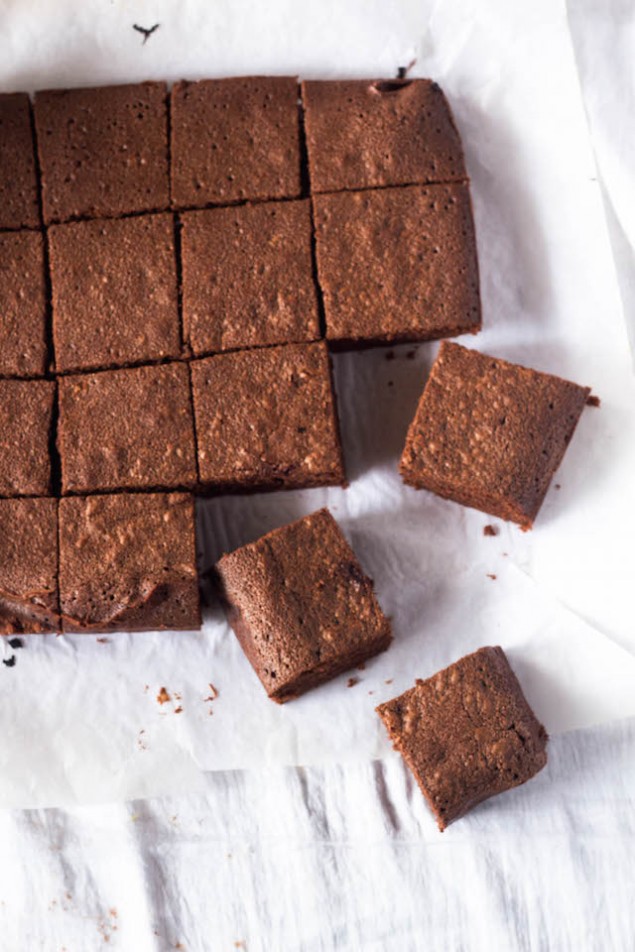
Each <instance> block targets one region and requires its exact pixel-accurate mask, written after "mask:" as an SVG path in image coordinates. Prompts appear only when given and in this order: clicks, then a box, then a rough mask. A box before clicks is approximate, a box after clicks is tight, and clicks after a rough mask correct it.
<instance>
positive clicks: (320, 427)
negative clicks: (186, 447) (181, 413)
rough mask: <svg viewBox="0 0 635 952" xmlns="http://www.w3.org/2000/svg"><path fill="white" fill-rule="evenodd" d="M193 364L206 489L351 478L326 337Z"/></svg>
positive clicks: (314, 483) (200, 459)
mask: <svg viewBox="0 0 635 952" xmlns="http://www.w3.org/2000/svg"><path fill="white" fill-rule="evenodd" d="M190 367H191V372H192V392H193V396H194V416H195V421H196V439H197V445H198V468H199V477H200V480H201V483H202V485H203V487H204V488H206V489H208V490H217V491H220V490H225V491H240V490H253V489H302V488H306V487H309V486H338V485H342V484H343V483H344V482H345V475H344V464H343V462H342V447H341V443H340V437H339V429H338V421H337V411H336V407H335V393H334V390H333V383H332V380H331V367H330V361H329V355H328V351H327V349H326V344H325V343H324V342H318V343H315V344H288V345H287V346H285V347H271V348H264V349H260V350H245V351H237V352H234V353H231V354H220V355H219V356H217V357H208V358H206V359H205V360H195V361H192V363H191V364H190Z"/></svg>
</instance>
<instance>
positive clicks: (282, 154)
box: [170, 76, 301, 208]
mask: <svg viewBox="0 0 635 952" xmlns="http://www.w3.org/2000/svg"><path fill="white" fill-rule="evenodd" d="M298 99H299V89H298V82H297V79H295V78H293V77H287V76H242V77H234V78H231V79H205V80H200V81H199V82H194V83H192V82H180V83H175V84H174V86H173V88H172V99H171V116H170V122H171V130H172V132H171V141H172V147H171V170H172V171H171V174H172V204H173V207H175V208H187V207H190V206H191V207H200V206H203V205H228V204H231V203H232V202H238V201H244V200H250V199H265V200H266V199H272V198H297V197H298V196H299V195H300V191H301V185H300V118H299V106H298Z"/></svg>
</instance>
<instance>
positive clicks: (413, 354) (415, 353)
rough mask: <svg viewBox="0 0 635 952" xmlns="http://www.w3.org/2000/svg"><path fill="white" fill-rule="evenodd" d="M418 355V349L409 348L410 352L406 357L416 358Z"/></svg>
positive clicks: (408, 358)
mask: <svg viewBox="0 0 635 952" xmlns="http://www.w3.org/2000/svg"><path fill="white" fill-rule="evenodd" d="M416 356H417V351H416V350H409V351H408V353H407V354H406V359H407V360H414V359H415V357H416Z"/></svg>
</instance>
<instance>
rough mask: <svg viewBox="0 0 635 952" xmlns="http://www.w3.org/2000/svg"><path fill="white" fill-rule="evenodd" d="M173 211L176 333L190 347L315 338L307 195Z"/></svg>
mask: <svg viewBox="0 0 635 952" xmlns="http://www.w3.org/2000/svg"><path fill="white" fill-rule="evenodd" d="M181 218H182V222H183V230H182V234H181V249H182V250H181V257H182V261H183V333H184V337H185V341H186V344H187V345H188V346H189V348H190V349H191V350H192V352H193V353H195V354H204V353H215V352H218V351H223V350H233V349H236V348H240V347H258V346H262V345H265V344H287V343H293V342H295V341H305V340H317V339H318V338H319V336H320V322H319V317H318V304H317V294H316V289H315V283H314V279H313V257H312V250H311V240H312V239H311V210H310V206H309V202H308V200H304V201H297V202H271V203H265V204H260V205H245V206H240V207H234V208H212V209H206V210H204V211H197V212H186V213H185V214H183V215H182V216H181Z"/></svg>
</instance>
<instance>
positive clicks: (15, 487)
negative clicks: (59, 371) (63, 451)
mask: <svg viewBox="0 0 635 952" xmlns="http://www.w3.org/2000/svg"><path fill="white" fill-rule="evenodd" d="M54 399H55V384H54V383H52V382H51V381H48V380H0V496H47V495H48V494H49V492H50V491H51V462H50V456H49V444H50V439H51V424H52V417H53V401H54Z"/></svg>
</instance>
